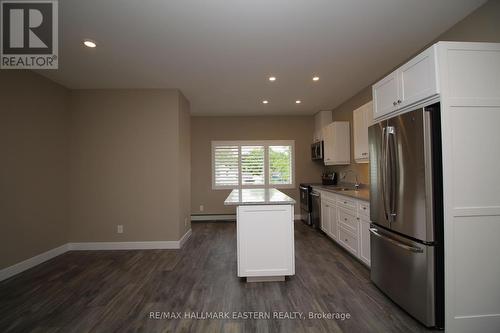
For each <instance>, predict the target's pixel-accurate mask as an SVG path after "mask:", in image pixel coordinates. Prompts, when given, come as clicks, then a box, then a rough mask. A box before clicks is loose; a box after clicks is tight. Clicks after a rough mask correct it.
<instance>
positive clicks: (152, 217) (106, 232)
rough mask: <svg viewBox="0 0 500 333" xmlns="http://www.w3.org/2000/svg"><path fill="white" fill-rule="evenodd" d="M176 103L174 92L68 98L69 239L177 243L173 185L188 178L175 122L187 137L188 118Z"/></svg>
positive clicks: (107, 92) (96, 93) (76, 93)
mask: <svg viewBox="0 0 500 333" xmlns="http://www.w3.org/2000/svg"><path fill="white" fill-rule="evenodd" d="M179 99H180V96H179V92H178V91H177V90H90V91H89V90H80V91H73V92H72V93H71V101H70V110H71V122H70V133H71V141H70V145H71V153H70V182H69V184H70V206H69V207H70V210H69V211H70V228H69V240H70V241H71V242H98V241H164V240H178V239H179V238H180V236H181V235H180V232H181V228H179V223H180V222H179V221H181V220H182V221H183V217H182V216H181V210H180V207H179V202H180V200H181V198H180V195H179V191H180V190H179V186H180V184H181V183H182V184H185V183H186V182H189V180H180V175H181V174H180V171H179V170H180V168H181V163H180V162H179V161H180V159H179V150H180V148H182V146H183V145H185V143H183V145H180V144H179V138H180V135H179V124H181V125H182V128H183V129H182V132H183V135H182V138H183V139H184V140H185V137H186V135H185V133H186V131H187V129H188V126H189V125H188V123H189V121H187V120H186V112H188V111H187V109H186V106H185V105H184V104H185V103H186V102H185V101H184V100H183V105H184V107H183V112H182V113H181V114H182V117H181V118H182V120H180V118H179V111H178V110H179ZM186 123H187V124H186ZM184 160H185V161H186V159H184ZM186 163H187V161H186ZM185 167H188V166H187V165H186V166H185ZM185 178H186V177H185ZM187 178H188V177H187ZM183 197H188V195H187V194H186V193H185V192H183ZM184 199H185V198H184ZM184 210H185V209H184ZM183 214H185V212H183ZM119 224H121V225H123V226H124V233H123V234H118V233H117V232H116V228H117V225H119ZM183 225H184V222H182V226H183ZM182 230H184V229H182Z"/></svg>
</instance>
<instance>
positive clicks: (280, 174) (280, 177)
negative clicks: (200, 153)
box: [212, 140, 294, 189]
mask: <svg viewBox="0 0 500 333" xmlns="http://www.w3.org/2000/svg"><path fill="white" fill-rule="evenodd" d="M212 169H213V170H212V187H213V188H214V189H230V188H244V187H248V188H252V187H254V188H255V187H257V188H259V187H261V188H262V187H277V188H293V187H294V141H293V140H288V141H284V140H279V141H278V140H267V141H213V142H212Z"/></svg>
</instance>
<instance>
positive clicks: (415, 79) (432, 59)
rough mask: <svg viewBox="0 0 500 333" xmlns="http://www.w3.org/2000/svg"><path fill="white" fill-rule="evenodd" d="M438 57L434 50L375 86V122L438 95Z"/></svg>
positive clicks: (413, 60) (432, 47)
mask: <svg viewBox="0 0 500 333" xmlns="http://www.w3.org/2000/svg"><path fill="white" fill-rule="evenodd" d="M436 55H437V52H436V46H435V45H434V46H431V47H430V48H428V49H427V50H425V51H424V52H422V53H420V54H419V55H418V56H416V57H415V58H413V59H411V60H410V61H408V62H407V63H406V64H404V65H403V66H401V67H400V68H398V69H397V70H396V71H394V72H392V73H391V74H389V75H387V76H386V77H385V78H383V79H382V80H380V81H379V82H377V83H375V84H374V85H373V87H372V90H373V102H374V106H373V118H374V119H375V120H377V119H379V118H382V117H383V116H385V115H387V114H389V113H391V112H393V111H396V110H399V109H403V108H405V107H407V106H410V105H412V104H415V103H417V102H419V101H422V100H425V99H427V98H430V97H432V96H434V95H436V94H438V93H439V90H438V84H437V83H438V79H437V73H438V72H437V67H436V63H437V62H436Z"/></svg>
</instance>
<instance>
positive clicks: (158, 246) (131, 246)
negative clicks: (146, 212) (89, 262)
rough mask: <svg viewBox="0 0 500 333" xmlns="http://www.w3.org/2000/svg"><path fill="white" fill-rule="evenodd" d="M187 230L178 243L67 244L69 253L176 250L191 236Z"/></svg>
mask: <svg viewBox="0 0 500 333" xmlns="http://www.w3.org/2000/svg"><path fill="white" fill-rule="evenodd" d="M191 233H192V231H191V229H189V230H188V231H187V232H186V233H185V234H184V235H183V236H182V237H181V239H180V240H178V241H147V242H82V243H68V246H69V250H70V251H106V250H178V249H180V248H181V247H182V245H184V243H185V242H186V241H187V240H188V238H189V237H190V236H191Z"/></svg>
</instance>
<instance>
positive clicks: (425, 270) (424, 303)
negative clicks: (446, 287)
mask: <svg viewBox="0 0 500 333" xmlns="http://www.w3.org/2000/svg"><path fill="white" fill-rule="evenodd" d="M370 248H371V273H370V275H371V280H372V281H373V282H374V283H375V284H376V285H377V287H379V288H380V289H381V290H382V291H383V292H384V293H385V294H386V295H387V296H389V297H390V298H391V299H392V300H393V301H394V302H396V303H397V304H399V305H400V306H401V307H402V308H403V309H405V310H406V311H407V312H408V313H410V314H411V315H412V316H413V317H415V318H416V319H418V320H419V321H421V322H422V323H423V324H424V325H426V326H435V325H436V322H435V321H436V317H435V279H434V251H435V249H434V247H433V246H427V245H424V244H421V243H417V242H414V241H412V240H410V239H407V238H403V237H401V236H399V235H397V234H395V233H393V232H390V231H387V230H385V229H383V228H381V227H378V226H376V225H374V224H372V225H371V228H370Z"/></svg>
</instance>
